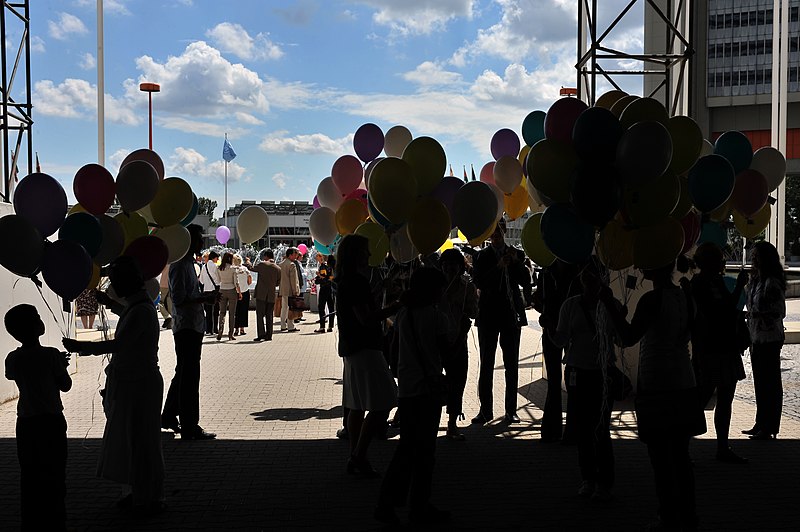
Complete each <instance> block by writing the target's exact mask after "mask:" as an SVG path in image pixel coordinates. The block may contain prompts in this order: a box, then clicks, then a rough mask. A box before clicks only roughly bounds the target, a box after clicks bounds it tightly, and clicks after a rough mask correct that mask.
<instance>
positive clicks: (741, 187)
mask: <svg viewBox="0 0 800 532" xmlns="http://www.w3.org/2000/svg"><path fill="white" fill-rule="evenodd" d="M768 196H769V185H768V184H767V178H766V177H764V175H763V174H762V173H761V172H759V171H758V170H751V169H749V168H748V169H747V170H743V171H742V172H740V173H739V175H737V176H736V184H735V185H734V187H733V194H732V195H731V205H732V206H733V208H734V209H736V210H737V211H739V212H740V213H742V214H744V215H745V216H752V215H754V214H755V213H757V212H758V211H760V210H761V208H762V207H763V206H764V205H765V204H766V203H767V197H768Z"/></svg>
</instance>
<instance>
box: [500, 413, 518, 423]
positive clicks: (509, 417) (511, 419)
mask: <svg viewBox="0 0 800 532" xmlns="http://www.w3.org/2000/svg"><path fill="white" fill-rule="evenodd" d="M503 421H505V422H506V423H509V424H511V423H519V416H518V415H516V414H508V413H507V414H506V415H505V416H503Z"/></svg>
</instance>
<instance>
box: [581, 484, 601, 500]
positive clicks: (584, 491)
mask: <svg viewBox="0 0 800 532" xmlns="http://www.w3.org/2000/svg"><path fill="white" fill-rule="evenodd" d="M596 488H597V487H596V486H595V484H594V482H592V481H591V480H584V481H583V482H581V485H580V487H579V488H578V496H579V497H585V498H587V499H588V498H589V497H591V496H592V495H594V492H595V489H596Z"/></svg>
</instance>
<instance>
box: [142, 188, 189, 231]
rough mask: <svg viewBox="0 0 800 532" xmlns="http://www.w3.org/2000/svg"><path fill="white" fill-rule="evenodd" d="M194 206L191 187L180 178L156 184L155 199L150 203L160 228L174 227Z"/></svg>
mask: <svg viewBox="0 0 800 532" xmlns="http://www.w3.org/2000/svg"><path fill="white" fill-rule="evenodd" d="M193 206H194V196H193V195H192V187H190V186H189V183H187V182H186V181H184V180H183V179H181V178H180V177H168V178H167V179H165V180H163V181H161V182H160V183H159V184H158V192H156V197H155V198H153V201H151V202H150V211H151V212H152V213H153V219H154V220H155V222H156V223H157V224H158V225H160V226H162V227H167V226H168V225H175V224H177V223H180V221H181V220H183V219H184V218H186V216H188V215H189V212H190V211H191V210H192V207H193Z"/></svg>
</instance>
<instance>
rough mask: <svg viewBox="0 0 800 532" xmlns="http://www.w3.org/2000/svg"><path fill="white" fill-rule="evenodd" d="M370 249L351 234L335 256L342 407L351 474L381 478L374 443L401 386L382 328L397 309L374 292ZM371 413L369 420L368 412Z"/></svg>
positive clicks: (340, 245) (343, 240)
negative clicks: (370, 456)
mask: <svg viewBox="0 0 800 532" xmlns="http://www.w3.org/2000/svg"><path fill="white" fill-rule="evenodd" d="M369 256H370V253H369V245H368V242H367V239H366V238H364V237H363V236H360V235H355V234H351V235H346V236H345V237H344V238H343V239H342V240H341V242H340V243H339V247H338V251H337V257H336V296H337V297H336V313H337V314H338V316H339V348H338V349H339V356H341V357H343V360H344V375H343V378H342V380H343V381H344V382H343V384H344V386H343V391H342V392H343V393H342V397H343V400H342V402H343V406H344V407H345V408H348V409H349V411H348V414H347V432H348V435H349V440H350V458H349V460H348V461H347V472H348V473H351V474H360V475H362V476H366V477H376V476H378V472H377V471H375V469H374V468H373V467H372V465H371V464H370V463H369V461H368V460H367V450H368V449H369V444H370V443H371V441H372V439H373V438H374V437H375V436H376V435H377V434H378V433H379V432H380V431H382V430H383V429H384V428H385V427H386V420H387V419H388V417H389V411H390V410H391V409H392V408H394V407H395V406H396V405H397V386H396V385H395V382H394V378H393V377H392V374H391V372H390V371H389V366H388V365H387V363H386V359H385V358H384V357H383V351H382V344H383V338H382V335H383V332H382V330H381V323H382V322H383V320H385V319H386V318H387V317H388V316H391V315H392V314H394V313H395V312H396V311H397V308H398V306H399V305H398V304H395V305H393V306H391V307H388V308H384V309H379V308H378V306H377V305H376V304H375V300H374V298H373V297H372V293H371V291H370V285H369V279H368V278H367V277H366V275H367V274H368V272H369ZM367 411H368V412H369V414H367V415H366V417H364V414H365V412H367Z"/></svg>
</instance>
